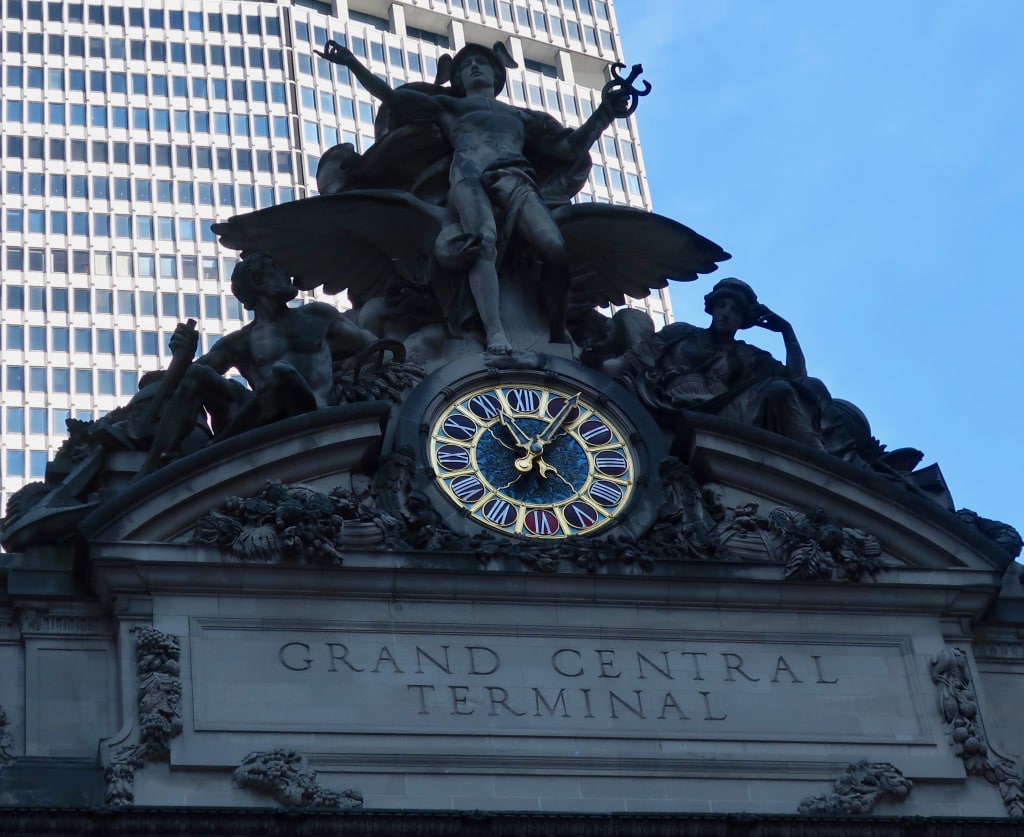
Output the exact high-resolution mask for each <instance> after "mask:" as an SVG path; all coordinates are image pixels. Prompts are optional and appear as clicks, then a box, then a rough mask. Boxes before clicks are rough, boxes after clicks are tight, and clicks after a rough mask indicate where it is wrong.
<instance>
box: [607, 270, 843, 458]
mask: <svg viewBox="0 0 1024 837" xmlns="http://www.w3.org/2000/svg"><path fill="white" fill-rule="evenodd" d="M704 310H705V311H706V312H707V313H709V314H710V315H711V325H710V326H709V327H708V328H700V327H698V326H694V325H690V324H689V323H673V324H671V325H668V326H666V327H665V328H663V329H662V330H661V331H659V332H658V333H657V334H655V335H653V336H652V337H650V338H648V339H647V340H644V341H642V342H641V343H640V344H638V345H637V346H635V347H634V348H632V349H630V350H628V351H627V352H626V353H625V354H623V355H621V356H619V357H617V358H612V359H611V360H607V361H605V362H604V363H603V366H602V368H603V369H604V371H605V372H606V373H608V374H609V375H612V376H615V377H618V376H625V377H626V378H628V379H629V380H630V381H631V382H632V383H633V385H634V386H635V388H636V391H637V393H638V394H639V395H640V397H641V399H642V400H643V401H644V403H646V404H647V405H648V406H649V407H652V408H654V409H656V410H672V411H675V410H694V411H697V412H703V413H713V414H715V415H720V416H722V417H723V418H729V419H733V420H735V421H740V422H743V423H745V424H751V425H753V426H755V427H761V428H764V429H765V430H771V431H773V432H775V433H779V434H781V435H783V436H787V437H789V438H791V439H794V440H796V441H798V442H802V443H804V444H806V445H808V446H810V447H812V448H815V449H817V450H824V445H823V443H822V433H821V415H820V413H821V401H822V398H823V396H824V397H825V398H827V393H824V392H823V390H824V387H823V385H821V384H820V382H818V381H815V380H814V379H808V378H807V367H806V364H805V362H804V354H803V351H802V350H801V349H800V343H799V342H798V341H797V339H796V333H795V332H794V331H793V327H792V326H791V325H790V324H789V322H788V321H787V320H785V319H783V318H782V317H780V316H779V315H778V314H776V313H775V312H773V311H772V310H770V309H769V308H768V307H767V306H765V305H762V304H760V303H759V302H758V301H757V295H756V294H755V293H754V291H753V289H752V288H751V287H750V286H749V285H748V284H747V283H746V282H741V281H740V280H739V279H723V280H721V281H720V282H718V283H717V284H716V285H715V286H714V288H713V289H712V290H711V292H710V293H709V294H707V296H705V297H704ZM754 326H757V327H760V328H764V329H767V330H768V331H774V332H777V333H779V334H781V335H782V339H783V341H784V342H785V345H786V362H785V363H780V362H779V361H777V360H776V359H775V358H773V357H772V356H771V355H770V354H769V353H768V352H766V351H763V350H762V349H758V348H756V347H754V346H751V345H749V344H747V343H744V342H743V341H742V340H737V339H736V332H737V331H739V330H742V329H748V328H752V327H754Z"/></svg>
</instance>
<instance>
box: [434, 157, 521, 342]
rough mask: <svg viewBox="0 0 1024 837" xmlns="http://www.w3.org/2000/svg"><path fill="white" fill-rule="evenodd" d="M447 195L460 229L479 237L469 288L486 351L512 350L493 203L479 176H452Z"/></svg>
mask: <svg viewBox="0 0 1024 837" xmlns="http://www.w3.org/2000/svg"><path fill="white" fill-rule="evenodd" d="M454 175H455V173H454V172H453V176H454ZM448 199H449V201H450V202H451V203H452V204H453V205H454V206H455V210H456V212H458V214H459V223H460V224H461V225H462V229H463V231H464V232H466V233H469V234H470V235H475V236H478V237H479V239H480V244H479V252H478V255H477V258H476V261H474V262H473V264H472V266H471V267H470V269H469V290H470V292H471V293H472V294H473V301H474V302H475V303H476V309H477V312H478V313H479V314H480V319H481V320H482V321H483V324H484V332H485V333H486V335H487V351H488V352H491V353H492V354H508V353H509V352H511V351H512V344H511V343H510V342H509V339H508V337H507V336H506V335H505V327H504V325H503V324H502V322H501V296H500V293H501V292H500V288H499V285H498V267H497V264H496V260H497V258H498V250H497V240H498V231H497V225H496V224H495V221H494V207H493V206H492V205H491V200H490V198H489V197H487V193H486V192H485V191H484V188H483V186H482V185H481V183H480V180H479V178H477V177H472V176H469V177H464V178H463V179H461V180H457V181H455V180H453V182H452V184H451V188H450V189H449V192H448Z"/></svg>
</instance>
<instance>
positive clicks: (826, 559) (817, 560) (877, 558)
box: [768, 508, 882, 581]
mask: <svg viewBox="0 0 1024 837" xmlns="http://www.w3.org/2000/svg"><path fill="white" fill-rule="evenodd" d="M768 518H769V520H770V521H771V523H772V525H774V526H775V527H776V528H777V529H778V530H779V531H780V532H781V534H782V550H783V551H784V553H785V562H786V578H798V579H827V578H848V579H850V580H851V581H860V580H861V579H862V578H863V577H864V575H865V574H867V575H870V576H871V577H872V578H874V577H875V575H876V574H877V573H878V571H879V570H880V569H881V568H882V561H881V555H882V547H881V546H880V545H879V543H878V539H877V538H876V537H875V536H874V535H869V534H868V533H867V532H865V531H864V530H863V529H853V528H850V527H848V526H843V525H841V524H840V523H839V522H837V521H835V520H833V519H832V518H830V517H829V516H828V515H827V514H826V513H825V511H824V510H823V509H814V510H812V511H809V512H802V511H798V510H797V509H790V508H778V509H774V510H773V511H771V512H770V513H769V515H768Z"/></svg>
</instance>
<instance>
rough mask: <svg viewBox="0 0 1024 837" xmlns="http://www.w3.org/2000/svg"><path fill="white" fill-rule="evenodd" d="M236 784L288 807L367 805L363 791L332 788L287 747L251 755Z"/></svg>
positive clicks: (237, 774)
mask: <svg viewBox="0 0 1024 837" xmlns="http://www.w3.org/2000/svg"><path fill="white" fill-rule="evenodd" d="M234 784H235V787H239V788H245V789H247V790H251V791H254V792H255V793H258V794H261V795H262V796H269V797H270V798H271V799H273V800H274V801H275V802H277V803H278V804H280V805H282V806H283V807H285V808H343V809H349V808H362V807H363V796H362V794H361V793H359V792H358V791H354V790H344V791H341V792H340V793H339V792H337V791H332V790H328V789H327V788H325V787H323V786H322V785H320V784H319V783H318V782H317V781H316V773H315V771H313V770H311V769H310V767H309V763H308V762H307V761H306V758H305V757H304V756H303V755H301V754H300V753H296V752H295V751H294V750H285V749H283V748H278V749H276V750H271V751H269V752H256V753H250V754H249V755H247V756H246V757H245V758H244V759H242V763H241V764H240V765H239V766H238V767H237V768H236V769H235V775H234Z"/></svg>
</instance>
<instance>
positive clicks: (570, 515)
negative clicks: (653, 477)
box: [429, 384, 636, 538]
mask: <svg viewBox="0 0 1024 837" xmlns="http://www.w3.org/2000/svg"><path fill="white" fill-rule="evenodd" d="M429 458H430V461H431V466H432V468H433V470H434V474H435V479H436V480H437V483H438V485H439V487H440V488H441V490H442V492H443V493H444V494H445V495H446V496H447V497H448V498H449V499H450V500H451V501H453V502H454V503H456V504H457V505H459V506H460V507H461V508H463V509H464V510H465V511H466V513H467V514H469V515H470V516H471V517H472V518H473V519H474V520H476V521H477V522H479V523H480V524H482V525H484V526H487V527H490V528H492V529H496V530H499V531H502V532H506V533H509V534H518V535H524V536H528V537H538V538H566V537H572V536H575V535H589V534H592V533H595V532H598V531H600V530H601V529H604V528H605V527H607V526H609V525H610V524H611V523H613V522H614V521H615V520H617V519H618V517H619V516H620V515H621V514H622V512H623V511H624V510H625V509H626V507H627V506H628V505H629V502H630V499H631V497H632V494H633V489H634V485H635V479H636V474H635V465H634V457H633V454H632V451H631V448H630V445H629V442H628V439H627V436H626V434H625V433H624V432H623V430H622V428H621V427H620V426H619V424H618V423H617V422H616V421H615V420H614V418H613V417H612V416H610V415H608V414H607V411H605V410H603V409H601V408H600V407H599V406H597V405H596V404H594V403H592V401H591V400H590V399H588V398H587V397H586V396H584V394H583V393H582V392H572V391H570V390H569V389H564V388H562V387H560V386H548V385H544V386H532V385H523V384H513V385H507V386H506V385H501V386H484V387H478V388H476V389H473V390H471V391H468V392H466V393H464V394H463V395H461V396H459V397H456V398H455V399H454V400H453V401H451V402H449V403H448V405H447V406H446V407H445V408H444V409H443V410H442V411H441V412H440V414H439V415H438V417H437V418H436V420H435V421H434V422H433V425H432V426H431V430H430V441H429Z"/></svg>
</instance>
